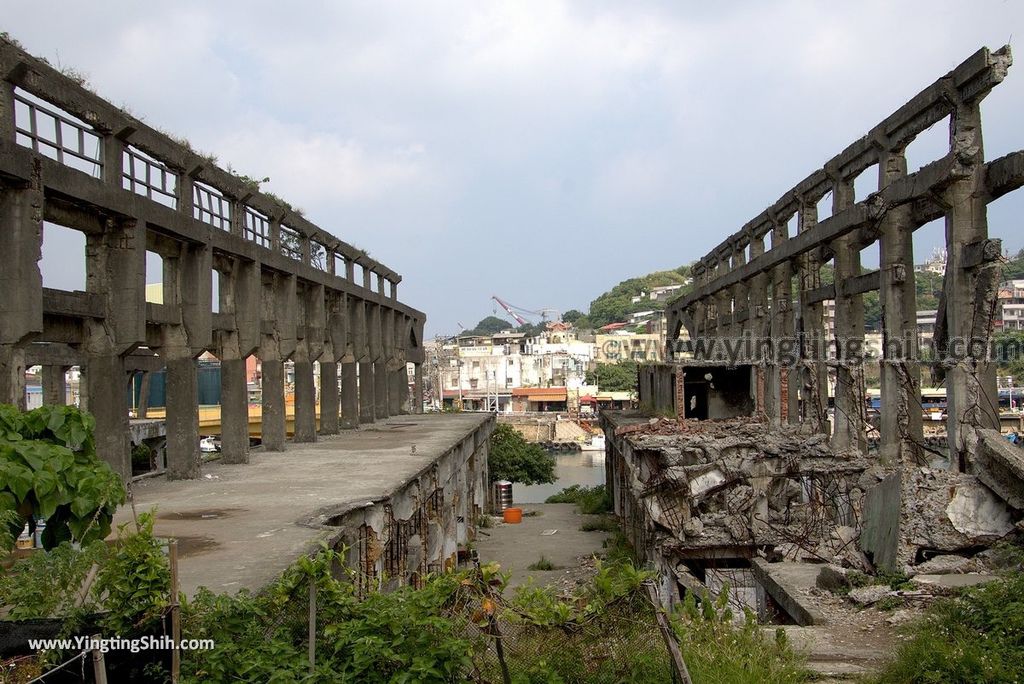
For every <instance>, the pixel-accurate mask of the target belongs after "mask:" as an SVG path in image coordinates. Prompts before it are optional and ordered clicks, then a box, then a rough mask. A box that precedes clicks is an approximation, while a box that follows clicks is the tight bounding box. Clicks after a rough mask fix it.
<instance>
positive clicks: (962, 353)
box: [945, 102, 1000, 469]
mask: <svg viewBox="0 0 1024 684" xmlns="http://www.w3.org/2000/svg"><path fill="white" fill-rule="evenodd" d="M950 140H951V147H952V152H953V153H954V154H955V155H956V159H957V161H958V163H960V164H961V165H963V166H964V167H966V168H967V169H969V170H970V174H969V175H968V177H966V178H964V179H962V180H958V181H956V182H954V183H953V184H952V185H950V187H949V188H948V189H947V190H946V192H945V201H946V205H947V207H948V209H947V211H946V282H945V290H946V298H945V304H946V309H945V313H946V329H947V331H948V335H947V336H948V341H949V344H948V348H949V350H950V351H951V352H952V353H953V354H955V357H954V358H953V359H952V361H954V362H955V365H953V367H952V368H950V370H949V372H948V374H947V382H946V386H947V388H948V392H947V398H948V402H949V420H948V421H947V425H948V432H949V448H950V454H951V456H953V457H952V458H951V459H950V467H951V468H953V469H966V468H968V467H969V465H970V460H971V458H972V455H973V453H974V448H975V444H976V443H977V430H978V429H979V428H992V429H995V430H998V429H999V407H998V401H999V400H998V396H999V395H998V393H997V390H996V377H995V376H996V365H995V364H994V363H989V362H988V361H987V360H986V359H985V357H984V354H985V353H986V351H987V349H988V346H989V338H990V336H991V334H992V317H991V316H988V315H982V314H981V312H989V311H993V310H995V306H996V298H997V296H998V287H999V282H998V281H999V277H1000V269H999V262H988V263H984V262H983V263H981V264H975V265H969V264H966V263H965V250H966V248H967V246H968V245H970V244H972V243H974V245H975V247H977V246H978V245H979V244H981V242H982V241H983V240H986V239H987V238H988V210H987V208H986V204H985V202H986V199H987V198H986V196H985V192H984V187H985V186H984V173H985V167H984V161H985V153H984V146H983V140H982V133H981V110H980V109H979V105H978V102H973V103H961V104H960V105H959V106H958V107H957V109H956V111H955V112H954V114H953V117H952V122H951V130H950Z"/></svg>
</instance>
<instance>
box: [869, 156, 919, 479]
mask: <svg viewBox="0 0 1024 684" xmlns="http://www.w3.org/2000/svg"><path fill="white" fill-rule="evenodd" d="M906 175H907V159H906V157H905V156H904V154H903V151H902V150H890V151H884V152H883V153H882V155H881V158H880V159H879V162H878V178H879V183H878V185H879V188H880V189H882V188H885V187H886V186H888V185H889V184H890V183H892V182H894V181H896V180H898V179H900V178H902V177H904V176H906ZM911 211H912V209H911V206H910V205H901V206H898V207H894V208H891V209H889V211H888V212H887V213H886V214H885V216H884V217H883V218H882V221H881V225H880V226H879V228H880V230H881V235H882V237H881V240H880V241H879V264H880V266H879V283H880V291H879V300H880V302H881V304H882V351H883V355H884V358H883V361H882V373H881V380H882V387H881V404H882V406H881V414H882V417H881V423H882V429H881V445H880V450H879V453H880V455H881V456H882V458H883V459H888V460H889V461H890V462H893V463H895V462H900V463H923V454H922V449H921V445H922V444H924V426H923V419H922V412H921V371H920V368H919V366H918V363H917V357H918V353H917V293H916V291H915V289H914V224H913V219H912V216H911Z"/></svg>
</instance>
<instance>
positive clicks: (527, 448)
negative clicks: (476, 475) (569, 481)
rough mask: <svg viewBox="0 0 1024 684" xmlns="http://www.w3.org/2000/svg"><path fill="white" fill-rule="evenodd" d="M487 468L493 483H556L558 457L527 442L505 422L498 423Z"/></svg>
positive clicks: (493, 435)
mask: <svg viewBox="0 0 1024 684" xmlns="http://www.w3.org/2000/svg"><path fill="white" fill-rule="evenodd" d="M487 468H488V470H489V471H490V478H491V482H497V481H498V480H508V481H509V482H521V483H522V484H526V485H532V484H549V483H551V482H554V481H555V457H554V456H552V455H550V454H549V453H547V452H546V451H544V449H542V448H541V447H540V445H538V444H531V443H530V442H527V441H526V439H525V438H524V437H523V436H522V435H521V434H519V432H518V431H517V430H516V429H515V428H514V427H512V426H511V425H507V424H505V423H499V424H498V425H497V427H495V428H494V432H493V433H492V434H491V452H490V455H489V456H488V458H487Z"/></svg>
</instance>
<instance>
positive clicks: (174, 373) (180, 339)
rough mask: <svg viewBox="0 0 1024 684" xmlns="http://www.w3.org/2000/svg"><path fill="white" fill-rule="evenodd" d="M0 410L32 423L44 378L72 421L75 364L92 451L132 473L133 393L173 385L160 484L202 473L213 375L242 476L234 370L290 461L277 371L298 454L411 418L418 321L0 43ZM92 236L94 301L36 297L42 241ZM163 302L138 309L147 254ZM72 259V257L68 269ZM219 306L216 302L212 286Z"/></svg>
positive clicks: (331, 240)
mask: <svg viewBox="0 0 1024 684" xmlns="http://www.w3.org/2000/svg"><path fill="white" fill-rule="evenodd" d="M0 78H2V80H0V255H2V257H3V264H2V266H0V292H2V293H3V296H2V297H0V402H3V403H12V404H17V405H20V406H22V407H24V403H25V369H26V367H28V366H33V365H42V367H43V377H44V387H45V393H46V401H47V402H48V403H63V402H64V399H63V397H64V392H63V391H62V384H63V378H64V372H65V370H66V369H67V368H68V367H69V366H72V365H78V366H81V368H82V369H83V374H84V381H83V407H84V408H87V409H88V410H89V411H90V412H91V413H92V414H93V415H94V416H95V418H96V439H97V451H98V452H99V453H100V454H102V456H103V457H104V458H105V459H107V460H108V461H109V463H110V464H111V465H112V466H113V468H114V469H115V470H116V471H117V472H119V473H120V474H121V475H122V476H123V477H125V478H127V477H129V476H130V475H131V468H130V449H129V437H128V435H129V406H128V400H127V396H128V381H129V377H130V374H131V373H133V372H135V371H136V370H144V371H153V370H158V369H160V368H166V369H167V417H166V432H167V441H168V443H167V474H168V476H169V477H170V478H196V477H198V475H199V465H200V453H199V438H200V435H199V426H198V418H197V413H196V407H197V400H196V391H197V390H196V359H197V357H198V356H200V355H201V354H203V353H204V352H212V353H213V354H214V355H215V356H217V358H219V359H220V361H221V372H222V376H221V390H222V397H223V398H222V425H223V427H222V444H223V452H222V457H223V461H224V462H225V463H245V462H247V461H248V458H249V432H248V396H247V391H246V376H245V359H246V358H247V357H248V356H250V355H256V356H257V357H258V358H259V359H260V360H261V363H262V387H263V399H262V402H263V406H262V435H261V439H262V444H263V448H264V449H266V450H268V451H280V450H283V449H284V447H285V440H286V431H285V420H286V419H285V390H284V371H283V367H284V363H285V362H286V361H288V360H291V361H293V362H294V367H295V429H294V441H295V442H312V441H315V440H316V438H317V433H318V428H317V397H316V390H315V383H314V375H313V374H314V362H319V363H318V366H319V372H320V375H321V380H320V388H321V393H320V399H319V433H320V434H328V435H329V434H333V433H337V432H338V430H339V428H342V427H348V428H351V427H356V426H358V425H359V424H360V423H371V422H373V421H375V420H381V419H383V418H387V417H388V416H391V415H396V414H399V413H403V412H407V411H408V410H409V409H408V396H407V395H408V393H409V392H408V389H409V384H408V380H407V364H408V363H412V364H414V365H415V368H416V373H415V379H416V381H415V385H414V387H415V391H414V394H415V396H414V398H413V400H412V410H413V411H419V410H420V409H421V407H422V396H421V395H422V387H423V381H422V378H423V376H422V372H421V370H420V367H421V364H422V363H423V360H424V359H423V347H422V339H423V325H424V318H425V317H424V314H423V313H422V312H420V311H417V310H416V309H414V308H412V307H409V306H407V305H405V304H403V303H402V302H400V301H399V299H398V285H399V283H400V282H401V280H402V278H401V276H400V275H399V274H398V273H396V272H395V271H393V270H391V269H390V268H388V267H386V266H385V265H383V264H381V263H379V262H377V261H375V260H374V259H372V258H370V257H369V256H368V255H367V253H366V252H365V251H363V250H360V249H357V248H355V247H353V246H352V245H350V244H348V243H346V242H344V241H342V240H339V239H338V238H336V237H334V236H333V235H331V234H330V233H329V232H327V231H325V230H324V229H322V228H320V227H318V226H317V225H315V224H313V223H311V222H310V221H308V220H307V219H306V218H304V217H303V216H302V214H301V212H300V211H298V210H295V209H293V208H292V207H291V206H289V205H288V204H286V203H284V202H283V201H282V200H279V199H278V198H276V197H274V196H271V195H269V194H267V193H263V192H260V190H259V183H256V182H252V181H251V180H249V179H246V178H240V177H238V176H236V175H234V174H232V173H229V172H226V171H224V170H223V169H221V168H219V167H218V166H217V165H216V164H215V163H214V162H213V160H211V159H210V158H206V157H203V156H201V155H199V154H197V153H196V152H194V151H193V150H192V149H191V148H190V147H189V146H188V144H187V143H184V142H181V141H178V140H175V139H172V138H171V137H169V136H168V135H166V134H164V133H162V132H160V131H158V130H156V129H154V128H153V127H151V126H149V125H147V124H145V123H143V122H141V121H139V120H138V119H137V118H135V117H133V116H131V115H130V114H128V113H127V112H126V111H124V110H123V109H120V108H118V107H116V106H115V105H113V104H111V103H110V102H107V101H106V100H104V99H102V98H100V97H98V96H97V95H95V94H94V93H92V92H90V91H89V90H87V89H86V88H84V87H83V86H82V85H81V84H80V83H78V82H77V81H75V80H73V79H71V78H68V77H67V76H65V75H63V74H62V73H61V72H59V71H57V70H56V69H54V68H52V67H51V66H50V65H49V64H47V63H46V62H44V61H43V60H39V59H36V58H34V57H32V56H31V55H29V54H26V53H25V52H24V51H23V50H21V49H20V48H19V46H17V45H15V44H13V43H11V42H9V41H7V40H0ZM44 221H45V222H52V223H55V224H59V225H61V226H64V227H66V228H70V229H73V230H75V231H80V232H82V233H84V234H85V240H86V249H85V252H86V254H85V270H86V274H87V285H86V290H85V291H84V292H82V291H74V292H70V291H61V290H54V289H49V288H44V287H43V285H42V278H41V275H40V268H39V261H40V258H41V249H42V244H43V223H44ZM147 251H149V252H153V253H155V254H158V255H159V256H160V257H161V259H162V265H163V266H162V270H163V273H162V274H161V278H160V280H161V282H162V283H163V300H162V301H163V303H161V304H155V303H152V302H147V301H146V296H145V290H146V252H147ZM69 256H70V255H69ZM214 279H216V280H217V281H218V285H219V287H218V289H217V291H218V301H217V302H216V303H214V302H213V292H214V290H213V281H214Z"/></svg>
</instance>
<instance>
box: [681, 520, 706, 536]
mask: <svg viewBox="0 0 1024 684" xmlns="http://www.w3.org/2000/svg"><path fill="white" fill-rule="evenodd" d="M683 534H685V535H686V536H687V537H699V536H700V535H702V534H704V523H703V522H702V521H701V519H700V518H690V519H689V520H687V521H686V522H685V523H683Z"/></svg>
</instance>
